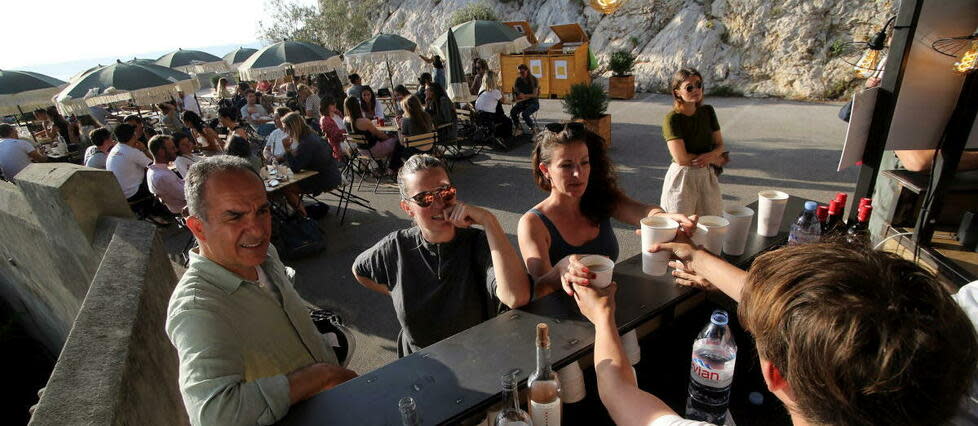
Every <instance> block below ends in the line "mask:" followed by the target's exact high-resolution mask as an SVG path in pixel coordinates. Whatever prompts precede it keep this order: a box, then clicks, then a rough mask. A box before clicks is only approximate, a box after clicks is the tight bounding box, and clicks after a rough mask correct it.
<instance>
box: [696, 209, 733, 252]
mask: <svg viewBox="0 0 978 426" xmlns="http://www.w3.org/2000/svg"><path fill="white" fill-rule="evenodd" d="M728 225H730V222H729V221H727V219H724V218H722V217H720V216H703V217H700V220H699V222H698V223H697V224H696V232H695V233H693V238H692V239H693V243H695V244H696V245H700V246H703V248H705V249H706V250H707V251H709V252H710V253H713V254H715V255H717V256H719V255H720V252H721V251H723V239H724V237H725V236H726V234H727V226H728Z"/></svg>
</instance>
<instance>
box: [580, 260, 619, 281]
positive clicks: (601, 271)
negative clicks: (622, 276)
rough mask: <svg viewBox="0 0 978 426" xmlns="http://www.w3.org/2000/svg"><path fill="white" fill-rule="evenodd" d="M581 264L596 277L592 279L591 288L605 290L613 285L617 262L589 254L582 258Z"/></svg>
mask: <svg viewBox="0 0 978 426" xmlns="http://www.w3.org/2000/svg"><path fill="white" fill-rule="evenodd" d="M580 262H581V264H583V265H584V267H585V268H587V270H588V272H590V273H591V275H592V276H593V277H594V278H591V284H590V285H591V287H594V288H605V287H607V286H608V285H609V284H611V276H612V273H613V272H614V271H615V261H613V260H611V258H609V257H607V256H600V255H596V254H589V255H587V256H584V257H582V258H581V260H580Z"/></svg>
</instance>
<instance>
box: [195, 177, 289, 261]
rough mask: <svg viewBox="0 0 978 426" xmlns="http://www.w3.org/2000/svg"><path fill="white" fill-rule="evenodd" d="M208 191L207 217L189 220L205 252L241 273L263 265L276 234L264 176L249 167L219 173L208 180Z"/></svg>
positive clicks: (206, 194) (206, 192) (211, 258)
mask: <svg viewBox="0 0 978 426" xmlns="http://www.w3.org/2000/svg"><path fill="white" fill-rule="evenodd" d="M204 194H205V196H206V197H207V211H206V212H205V213H206V216H207V217H206V220H203V218H197V217H191V218H189V219H188V220H187V226H188V227H189V228H190V230H191V231H193V233H194V236H196V237H197V241H199V242H200V245H201V251H202V254H204V255H205V256H207V258H208V259H210V260H212V261H214V262H216V263H218V264H220V265H221V266H223V267H225V268H226V269H228V270H230V271H232V272H235V273H238V274H239V275H241V274H242V273H246V272H245V271H248V270H249V268H254V267H255V266H258V265H261V263H262V262H264V261H265V258H266V257H267V256H266V255H267V252H268V244H269V238H270V237H271V234H272V217H271V213H270V208H269V203H268V196H267V195H266V193H265V186H264V185H263V184H262V182H261V179H259V178H258V176H256V175H255V174H254V173H251V172H249V171H233V172H223V173H218V174H216V175H214V176H211V178H210V180H208V181H207V187H206V188H205V190H204Z"/></svg>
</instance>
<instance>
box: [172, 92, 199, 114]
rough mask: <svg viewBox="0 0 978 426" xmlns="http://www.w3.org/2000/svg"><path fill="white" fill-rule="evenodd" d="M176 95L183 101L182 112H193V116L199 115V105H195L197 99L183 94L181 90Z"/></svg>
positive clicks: (191, 95)
mask: <svg viewBox="0 0 978 426" xmlns="http://www.w3.org/2000/svg"><path fill="white" fill-rule="evenodd" d="M177 94H178V95H180V99H181V100H182V101H183V110H184V111H193V112H194V113H195V114H197V115H200V104H199V103H197V98H196V97H195V96H194V94H193V93H189V94H184V93H183V91H182V90H181V91H179V92H177Z"/></svg>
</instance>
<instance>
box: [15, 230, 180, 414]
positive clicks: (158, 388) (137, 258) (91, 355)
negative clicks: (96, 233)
mask: <svg viewBox="0 0 978 426" xmlns="http://www.w3.org/2000/svg"><path fill="white" fill-rule="evenodd" d="M105 220H106V221H110V222H112V223H111V224H105V225H99V227H100V228H102V227H107V228H112V226H111V225H112V224H114V225H115V226H114V233H113V235H112V238H111V240H110V241H109V244H108V247H107V248H106V250H105V256H104V257H103V259H102V262H101V264H100V265H99V266H98V271H97V272H96V274H95V278H94V280H93V281H92V285H91V288H90V290H89V291H88V295H87V297H86V298H85V301H84V303H83V304H82V307H81V310H80V311H79V313H78V317H77V318H76V319H75V323H74V326H73V327H72V329H71V333H70V334H69V335H68V339H67V341H66V342H65V345H64V349H63V350H62V351H61V356H60V357H59V359H58V363H57V365H55V368H54V372H53V373H52V374H51V378H50V380H49V381H48V384H47V388H46V390H45V392H44V396H43V397H42V398H41V400H40V402H39V403H38V407H37V411H36V412H35V413H34V417H33V418H32V419H31V422H30V424H31V425H63V424H104V425H110V424H111V425H116V424H118V425H130V424H140V425H185V424H189V421H188V419H187V415H186V411H185V410H184V407H183V402H182V400H181V397H180V392H179V385H178V377H177V371H178V369H177V365H178V359H177V355H176V351H175V350H174V349H173V347H172V346H171V345H170V343H169V341H168V340H167V338H166V335H165V333H164V332H163V327H164V322H165V320H166V306H167V302H168V300H169V297H170V293H171V292H172V291H173V288H174V286H175V285H176V282H177V278H176V276H175V275H174V273H173V269H172V267H171V266H170V263H169V260H168V259H167V256H166V252H165V250H164V249H163V244H162V242H161V241H160V239H159V237H157V235H156V229H155V228H154V227H153V226H152V225H149V224H147V223H144V222H136V221H132V220H126V219H115V218H108V219H105Z"/></svg>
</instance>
